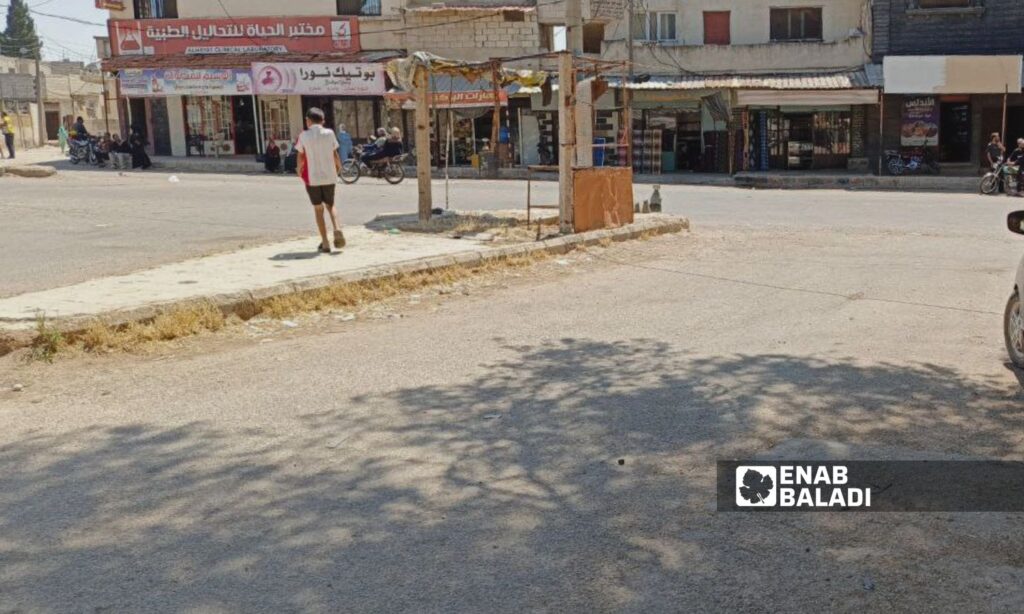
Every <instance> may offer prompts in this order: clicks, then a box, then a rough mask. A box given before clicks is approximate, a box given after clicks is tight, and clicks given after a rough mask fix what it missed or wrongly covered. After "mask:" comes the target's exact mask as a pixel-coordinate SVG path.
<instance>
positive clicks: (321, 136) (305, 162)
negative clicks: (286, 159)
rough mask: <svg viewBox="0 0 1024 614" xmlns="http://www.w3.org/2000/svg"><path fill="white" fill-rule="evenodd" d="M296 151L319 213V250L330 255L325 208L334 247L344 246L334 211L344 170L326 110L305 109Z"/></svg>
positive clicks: (304, 179) (302, 173)
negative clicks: (328, 214) (337, 190)
mask: <svg viewBox="0 0 1024 614" xmlns="http://www.w3.org/2000/svg"><path fill="white" fill-rule="evenodd" d="M295 150H296V151H297V152H299V159H298V166H297V168H296V172H297V173H298V175H299V177H301V178H302V181H304V182H305V184H306V193H307V194H309V202H311V203H313V209H314V210H315V212H316V227H317V229H318V230H319V231H320V245H319V247H318V248H317V251H319V252H320V253H322V254H329V253H331V243H330V241H328V240H327V224H326V222H325V220H324V207H327V211H328V212H329V213H330V214H331V225H332V226H333V227H334V247H337V248H338V249H341V248H342V247H345V235H343V234H342V233H341V225H340V224H338V215H337V214H336V213H335V212H334V186H335V185H336V183H335V182H336V181H337V179H338V173H340V172H341V158H340V157H338V137H336V136H335V135H334V131H333V130H330V129H328V128H325V127H324V112H323V111H321V110H320V109H318V108H316V107H313V108H311V109H310V110H308V111H306V129H305V130H304V131H303V132H302V134H300V135H299V142H298V143H296V145H295Z"/></svg>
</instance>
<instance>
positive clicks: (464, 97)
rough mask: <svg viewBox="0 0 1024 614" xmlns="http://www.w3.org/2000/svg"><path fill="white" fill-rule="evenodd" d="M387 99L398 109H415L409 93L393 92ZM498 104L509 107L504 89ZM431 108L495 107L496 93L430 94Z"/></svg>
mask: <svg viewBox="0 0 1024 614" xmlns="http://www.w3.org/2000/svg"><path fill="white" fill-rule="evenodd" d="M385 99H386V100H388V101H389V102H391V104H392V105H394V106H396V107H399V106H400V107H401V108H403V109H407V110H408V109H415V108H416V102H415V101H414V100H413V99H412V94H411V93H409V92H391V93H388V94H387V95H386V96H385ZM498 102H499V104H501V106H508V92H506V91H505V90H504V89H501V90H498ZM430 106H431V107H434V108H438V109H468V108H473V107H493V106H494V91H493V90H491V89H486V90H468V91H461V92H437V91H434V92H430Z"/></svg>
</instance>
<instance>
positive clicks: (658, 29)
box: [633, 12, 676, 41]
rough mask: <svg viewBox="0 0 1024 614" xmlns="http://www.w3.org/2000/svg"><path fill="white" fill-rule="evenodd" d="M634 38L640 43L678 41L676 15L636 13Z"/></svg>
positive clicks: (634, 16)
mask: <svg viewBox="0 0 1024 614" xmlns="http://www.w3.org/2000/svg"><path fill="white" fill-rule="evenodd" d="M633 38H634V40H639V41H674V40H676V14H675V13H657V12H651V13H634V14H633Z"/></svg>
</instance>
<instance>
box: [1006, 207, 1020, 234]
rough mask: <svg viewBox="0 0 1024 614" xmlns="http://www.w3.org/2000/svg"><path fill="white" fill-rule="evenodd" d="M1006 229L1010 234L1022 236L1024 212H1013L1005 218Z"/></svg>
mask: <svg viewBox="0 0 1024 614" xmlns="http://www.w3.org/2000/svg"><path fill="white" fill-rule="evenodd" d="M1006 227H1007V228H1009V229H1010V232H1015V233H1017V234H1019V235H1024V211H1014V212H1013V213H1011V214H1009V215H1007V216H1006Z"/></svg>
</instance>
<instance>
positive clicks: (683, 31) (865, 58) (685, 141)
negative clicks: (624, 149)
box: [595, 0, 881, 173]
mask: <svg viewBox="0 0 1024 614" xmlns="http://www.w3.org/2000/svg"><path fill="white" fill-rule="evenodd" d="M868 5H869V3H868V2H866V1H865V0H828V1H826V2H813V1H811V2H808V1H807V0H646V1H644V2H635V3H634V5H633V6H634V7H635V13H634V15H633V19H632V23H631V24H630V27H631V28H632V39H633V46H632V50H630V49H629V47H628V46H627V45H628V38H629V32H628V31H627V29H626V28H627V26H626V23H625V21H626V20H625V18H624V13H623V18H622V19H611V20H607V21H606V22H605V23H604V24H603V31H602V32H601V37H602V38H603V43H602V45H601V47H602V48H601V52H600V57H601V58H602V59H608V60H628V59H629V58H630V57H632V60H633V72H634V78H633V80H632V82H630V81H629V80H628V79H621V80H618V81H613V82H612V85H613V87H616V88H628V89H630V90H632V100H633V104H632V108H633V118H634V126H633V128H634V135H635V136H634V152H635V155H634V166H635V168H636V170H637V171H638V172H645V173H650V172H654V173H658V172H662V173H666V172H674V171H714V172H734V171H740V170H804V169H853V170H861V171H865V172H866V171H867V170H868V160H867V157H866V156H867V152H866V150H865V140H866V137H867V132H868V127H867V126H868V121H867V120H868V115H869V114H870V113H871V112H872V110H873V109H875V108H876V106H877V104H878V98H879V94H878V90H879V88H880V85H881V83H880V77H881V71H880V70H879V69H878V67H874V66H870V65H869V64H870V45H871V41H870V37H871V16H870V13H869V10H868ZM595 18H596V19H595V21H597V22H599V21H600V16H599V15H597V12H596V11H595ZM630 51H631V52H632V53H630Z"/></svg>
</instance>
